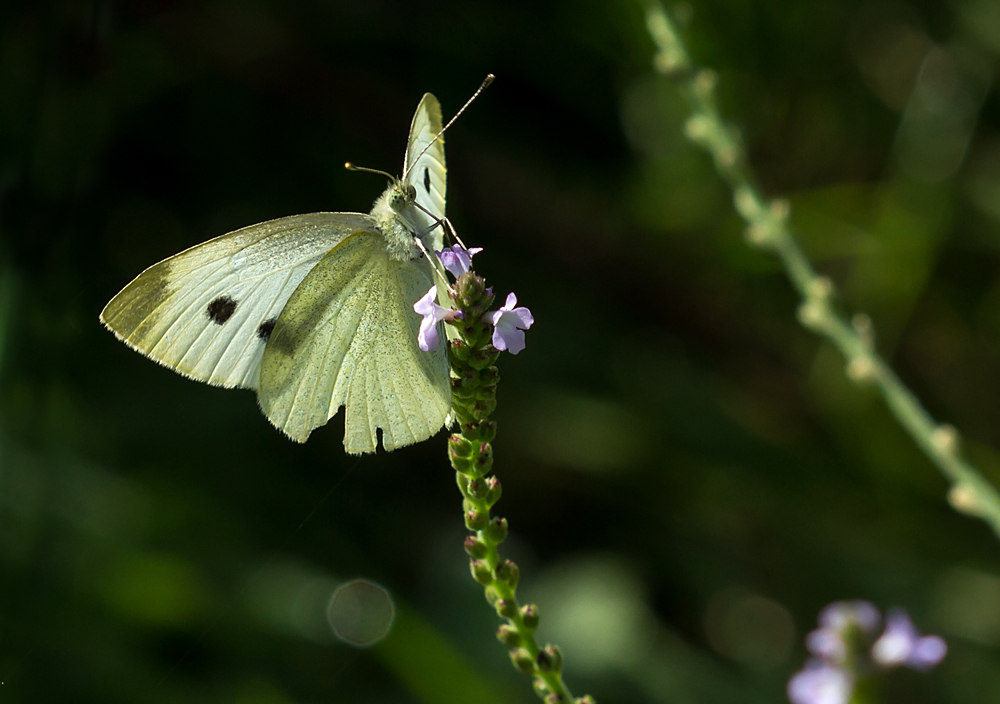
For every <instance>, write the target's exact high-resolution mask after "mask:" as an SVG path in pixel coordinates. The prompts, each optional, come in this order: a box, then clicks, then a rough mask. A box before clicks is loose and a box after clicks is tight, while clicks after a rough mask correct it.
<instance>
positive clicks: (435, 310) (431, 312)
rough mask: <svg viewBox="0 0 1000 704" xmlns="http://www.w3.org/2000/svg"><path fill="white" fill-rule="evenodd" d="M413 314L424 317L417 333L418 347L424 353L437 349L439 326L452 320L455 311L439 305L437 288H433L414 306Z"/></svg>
mask: <svg viewBox="0 0 1000 704" xmlns="http://www.w3.org/2000/svg"><path fill="white" fill-rule="evenodd" d="M413 312H415V313H419V314H420V315H422V316H424V319H423V320H421V321H420V331H419V332H418V333H417V346H418V347H420V349H422V350H423V351H424V352H430V351H431V350H435V349H437V346H438V330H437V324H438V323H440V322H441V321H442V320H448V319H450V318H452V317H453V316H454V315H455V311H453V310H452V309H450V308H445V307H444V306H439V305H438V304H437V286H431V290H430V291H428V292H427V293H426V294H424V296H423V297H422V298H421V299H420V300H419V301H417V302H416V303H414V304H413Z"/></svg>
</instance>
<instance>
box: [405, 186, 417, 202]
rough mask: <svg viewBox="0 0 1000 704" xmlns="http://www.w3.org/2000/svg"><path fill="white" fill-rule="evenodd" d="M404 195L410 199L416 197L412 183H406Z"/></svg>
mask: <svg viewBox="0 0 1000 704" xmlns="http://www.w3.org/2000/svg"><path fill="white" fill-rule="evenodd" d="M406 197H407V198H409V199H410V200H416V199H417V189H416V188H414V187H413V184H412V183H409V184H407V185H406Z"/></svg>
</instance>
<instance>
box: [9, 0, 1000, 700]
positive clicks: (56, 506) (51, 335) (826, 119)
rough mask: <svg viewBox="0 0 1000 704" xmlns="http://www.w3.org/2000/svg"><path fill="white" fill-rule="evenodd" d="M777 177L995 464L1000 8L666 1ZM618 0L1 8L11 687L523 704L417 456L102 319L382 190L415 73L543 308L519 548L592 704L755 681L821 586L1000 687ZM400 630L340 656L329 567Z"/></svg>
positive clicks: (986, 647) (984, 600)
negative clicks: (921, 633) (274, 409)
mask: <svg viewBox="0 0 1000 704" xmlns="http://www.w3.org/2000/svg"><path fill="white" fill-rule="evenodd" d="M681 10H682V14H683V15H684V16H685V17H687V18H688V19H687V25H686V29H685V35H686V36H687V37H688V38H689V42H690V45H691V48H692V51H693V53H694V55H695V56H696V58H697V60H699V61H700V62H701V63H703V64H706V65H709V66H712V67H715V68H717V69H718V71H719V74H720V91H721V100H722V105H723V109H724V111H725V112H726V114H727V115H728V116H730V117H731V118H733V119H735V120H736V121H737V122H738V124H739V125H740V126H741V128H742V129H743V133H744V136H745V142H746V145H747V148H748V150H749V153H750V157H751V160H752V163H753V164H754V166H755V168H756V169H757V171H758V174H759V177H760V181H761V186H762V187H763V189H764V190H765V192H766V193H768V194H772V195H785V196H787V197H788V198H789V199H790V200H791V203H792V212H793V222H794V224H795V226H796V228H797V230H798V232H799V234H800V237H801V241H802V243H803V245H804V247H805V248H806V250H807V251H808V253H809V255H810V256H811V257H812V258H813V260H814V262H815V263H816V265H817V267H818V268H819V270H820V271H821V272H823V273H825V274H827V275H829V276H830V277H831V278H832V279H833V280H834V281H835V283H836V285H837V288H838V291H839V292H840V299H841V303H842V305H843V307H844V308H845V309H847V310H852V311H853V310H861V311H865V312H867V313H869V314H870V315H871V316H872V318H873V319H874V322H875V325H876V330H877V333H878V344H879V347H880V349H881V350H882V351H883V352H884V353H885V354H886V355H887V357H889V358H890V359H891V360H892V362H893V364H894V365H895V366H896V368H897V369H898V371H899V372H900V374H901V376H902V377H903V378H904V380H905V381H906V382H907V383H908V384H910V385H911V387H912V388H913V389H914V390H915V391H916V392H917V393H918V394H919V395H920V397H921V398H922V399H923V400H924V401H925V403H926V405H927V406H928V408H929V410H931V412H932V413H934V414H935V416H936V417H938V418H940V419H941V420H946V421H949V422H952V423H954V424H955V425H956V426H958V427H959V428H960V429H961V430H962V432H963V435H964V439H965V448H966V450H967V453H968V455H969V456H970V457H971V458H972V459H973V461H974V462H976V463H977V464H978V466H979V467H980V468H981V469H982V470H983V472H984V473H985V474H986V475H987V476H988V477H990V478H991V479H992V480H993V481H995V482H997V481H1000V455H998V454H997V453H998V450H1000V424H998V422H997V419H998V418H1000V366H998V362H1000V268H998V266H997V265H998V262H1000V98H998V93H997V90H996V89H995V88H994V87H993V81H994V78H995V75H996V73H997V68H998V66H1000V5H998V4H997V3H996V2H995V0H945V1H938V2H930V1H927V2H910V3H903V2H881V1H878V2H870V1H861V0H858V1H850V2H848V1H843V2H839V1H837V0H825V1H822V0H811V1H808V2H792V1H790V0H764V2H759V3H745V2H740V1H737V0H704V1H699V2H695V3H693V4H691V5H688V6H685V7H684V8H681ZM652 51H653V50H652V45H651V42H650V41H649V39H648V37H647V36H646V34H645V28H644V23H643V14H642V8H641V6H640V5H638V4H637V3H635V2H632V1H631V0H616V1H610V0H606V1H599V0H578V1H576V2H569V1H566V0H563V1H561V2H541V3H539V2H528V1H526V0H524V1H521V2H511V1H506V2H502V1H501V0H470V1H468V2H463V3H445V2H426V3H416V2H400V1H398V0H344V1H340V2H334V1H332V0H331V1H328V2H320V1H318V0H309V1H303V2H277V1H276V0H251V1H249V2H247V1H241V2H237V1H236V0H230V1H217V0H213V1H209V2H181V1H173V0H136V1H133V2H103V1H97V2H85V1H80V2H50V3H27V2H17V1H12V2H8V3H5V4H4V5H3V6H2V7H0V680H2V685H0V701H4V702H17V703H21V702H32V703H34V702H83V703H86V702H102V703H108V702H112V703H114V702H158V703H159V702H163V703H166V702H185V703H189V704H190V703H197V702H233V703H234V704H285V703H291V702H296V703H297V702H352V703H362V704H363V703H368V702H371V703H380V704H381V703H388V702H428V703H435V704H436V703H438V702H441V703H446V704H447V703H452V702H454V703H456V704H457V703H460V702H477V703H478V704H483V703H486V704H489V703H492V702H508V703H514V702H531V701H534V695H533V694H532V692H531V690H530V687H529V683H528V682H527V678H524V677H522V676H521V675H519V674H517V673H516V672H515V671H514V670H513V669H512V668H511V667H510V664H509V662H508V660H507V656H506V654H505V652H504V649H503V648H502V646H500V645H499V644H498V643H497V642H496V640H495V638H494V635H493V633H494V630H495V628H496V625H497V619H496V617H495V615H494V614H493V613H492V612H491V610H490V608H489V607H488V606H487V604H486V603H485V601H484V600H483V598H482V592H481V589H480V588H479V587H478V586H477V585H476V584H475V583H474V582H473V581H472V579H471V578H470V576H469V574H468V569H467V559H466V556H465V554H464V552H463V550H462V539H463V535H464V528H463V525H462V520H461V510H460V496H459V493H458V491H457V489H456V487H455V485H454V478H453V476H452V473H451V471H450V470H449V468H448V466H447V463H446V453H445V436H444V434H442V435H440V436H438V437H436V438H434V439H432V440H430V441H428V442H426V443H423V444H421V445H419V446H415V447H410V448H405V449H402V450H399V451H396V452H393V453H391V454H384V453H383V454H379V455H377V456H369V457H362V458H356V457H348V456H345V455H344V453H343V450H342V446H341V441H342V433H343V425H342V419H341V417H338V418H336V419H334V420H333V421H332V422H331V423H330V424H329V425H328V426H327V427H325V428H323V429H321V430H320V431H317V432H316V433H315V434H314V435H313V437H312V439H311V440H310V441H309V443H308V444H306V445H304V446H298V445H295V444H293V443H291V442H289V441H287V440H285V439H284V438H283V437H282V436H281V435H280V434H279V433H278V432H277V431H275V430H274V429H273V428H272V427H271V426H270V425H269V424H268V423H267V421H266V420H265V419H264V418H263V417H262V416H261V415H260V413H259V411H258V410H257V408H256V404H255V401H254V397H253V395H252V394H251V393H249V392H240V391H225V390H221V389H215V388H210V387H208V386H205V385H202V384H197V383H194V382H191V381H188V380H185V379H183V378H181V377H180V376H178V375H176V374H174V373H172V372H170V371H168V370H166V369H164V368H162V367H160V366H158V365H156V364H154V363H152V362H150V361H149V360H146V359H144V358H142V357H140V356H139V355H137V354H135V353H134V352H131V351H130V350H128V349H127V348H126V347H125V346H124V345H122V344H121V343H119V342H117V341H116V340H115V339H114V337H113V336H112V335H111V334H110V333H108V332H107V331H105V330H104V329H102V328H101V326H100V325H99V323H98V320H97V316H98V313H99V311H100V310H101V308H102V307H103V305H104V303H106V302H107V301H108V300H109V299H110V298H111V296H112V295H114V294H115V293H116V292H117V291H118V290H119V289H120V288H121V287H123V286H124V285H125V284H126V283H127V282H128V281H130V280H131V279H132V278H133V277H134V276H135V275H136V274H137V273H139V272H140V271H141V270H142V269H144V268H145V267H146V266H149V265H150V264H152V263H154V262H156V261H158V260H160V259H162V258H164V257H166V256H168V255H171V254H174V253H176V252H178V251H180V250H182V249H184V248H185V247H188V246H190V245H193V244H195V243H198V242H200V241H203V240H205V239H208V238H210V237H213V236H216V235H219V234H222V233H224V232H227V231H229V230H232V229H235V228H238V227H241V226H244V225H248V224H252V223H254V222H257V221H261V220H265V219H269V218H274V217H279V216H282V215H290V214H295V213H302V212H310V211H317V210H348V211H365V212H366V211H367V210H368V209H369V207H370V204H371V202H372V201H373V200H374V199H375V197H376V196H378V194H379V193H380V192H381V190H382V188H383V187H384V184H383V183H382V182H381V181H380V180H379V179H378V178H375V177H373V176H369V175H364V174H352V173H347V172H345V171H344V170H343V168H342V164H343V162H344V161H346V160H348V159H350V160H351V161H354V162H356V163H359V164H363V165H365V166H369V167H373V168H381V169H386V170H389V171H398V170H399V168H400V164H401V161H402V156H403V150H404V147H405V139H406V131H407V128H408V126H409V122H410V118H411V116H412V114H413V110H414V108H415V106H416V104H417V102H418V100H419V99H420V96H421V95H422V94H423V93H424V92H425V91H432V92H434V93H435V94H436V95H437V96H438V97H439V99H440V100H441V103H442V105H443V106H444V110H445V113H446V115H448V114H451V113H453V112H454V111H455V110H456V109H457V108H458V107H459V106H460V105H461V104H462V102H463V101H464V100H465V99H466V98H467V97H468V96H469V95H470V94H471V92H472V90H473V89H474V88H475V87H476V86H477V85H478V84H479V82H480V81H481V80H482V78H483V76H484V75H485V74H486V73H487V72H493V73H495V74H496V75H497V81H496V83H495V84H494V85H493V87H491V88H490V89H489V90H488V91H487V92H486V93H485V94H484V95H483V96H482V98H481V99H480V100H479V102H478V103H477V104H475V105H474V106H473V108H472V109H470V110H469V112H468V113H467V114H466V115H465V116H464V117H463V118H462V119H461V120H460V121H459V122H458V123H457V124H456V125H455V127H454V128H453V130H452V131H451V132H449V134H448V160H449V167H450V168H449V174H450V179H449V180H450V183H449V193H448V196H449V204H448V209H449V213H450V214H451V216H452V218H453V220H454V222H455V224H456V226H457V227H458V230H459V232H460V233H461V234H462V236H463V238H464V239H465V241H466V242H467V243H469V244H470V246H472V245H476V246H482V247H484V248H485V252H484V253H483V254H482V255H480V257H479V258H478V259H477V265H478V268H479V270H480V272H481V273H483V274H484V275H486V276H487V277H488V279H489V281H490V282H491V284H492V285H493V286H494V287H495V288H496V289H497V291H498V293H499V294H500V295H501V296H504V295H506V293H507V292H508V291H511V290H514V291H516V292H517V294H518V296H519V298H520V301H521V303H522V304H523V305H527V306H528V307H530V308H531V310H532V311H533V313H534V315H535V319H536V321H537V322H536V324H535V327H534V328H532V330H531V331H530V332H529V333H528V338H527V339H528V348H527V349H526V351H525V352H524V353H523V354H521V355H519V356H517V357H511V356H509V355H505V356H504V357H503V358H502V360H501V367H500V372H501V375H502V377H503V381H502V383H501V385H500V388H499V408H498V411H497V418H498V422H499V434H498V437H497V441H496V446H495V450H496V458H497V461H496V470H497V473H498V475H499V476H500V478H501V479H502V481H503V486H504V496H503V499H502V500H501V502H500V504H499V505H498V509H499V511H500V513H501V515H505V516H507V517H508V518H509V520H510V521H511V526H512V537H511V539H510V540H509V541H508V543H506V544H505V547H506V548H507V549H508V553H509V555H510V556H511V557H513V558H514V559H515V560H516V561H517V562H518V563H519V564H520V566H521V568H522V573H523V575H524V579H523V586H522V588H521V590H520V593H521V595H522V596H523V597H524V598H526V599H528V600H534V601H537V602H538V604H539V608H540V612H541V616H542V621H541V627H540V630H539V637H540V639H541V640H542V642H546V641H552V642H557V643H559V644H560V645H561V646H562V648H563V650H564V653H565V656H566V661H567V668H568V670H567V681H568V682H569V684H570V686H571V688H572V689H573V690H574V693H576V694H583V693H586V692H590V693H592V694H594V695H595V696H596V697H597V698H598V700H599V701H601V702H781V701H785V695H784V687H785V682H786V681H787V679H788V677H789V675H790V674H791V673H792V672H793V671H794V670H796V669H798V668H799V667H800V666H801V664H802V662H803V661H804V659H805V651H804V648H803V646H802V639H803V637H804V635H805V633H806V632H808V631H809V630H810V629H811V628H813V627H814V624H815V618H816V613H817V612H818V610H819V609H820V608H821V607H822V606H823V605H825V604H826V603H828V602H830V601H832V600H835V599H844V598H867V599H871V600H872V601H874V602H875V603H877V604H878V605H879V606H881V607H883V608H884V607H888V606H891V605H898V606H903V607H905V608H907V609H908V610H910V612H911V613H912V614H913V616H914V619H915V621H916V622H917V623H918V625H919V626H920V627H921V628H922V629H924V630H925V631H929V632H935V633H940V634H942V635H944V636H945V637H946V638H947V639H948V642H949V644H950V646H951V652H950V654H949V656H948V659H947V660H946V662H945V663H944V664H943V665H942V666H941V667H940V668H938V669H937V670H936V671H934V672H933V673H930V674H926V675H919V674H916V673H912V672H894V673H892V674H891V675H890V677H889V678H888V680H887V681H886V683H885V695H886V696H885V701H894V702H902V701H906V702H932V701H933V702H969V701H975V702H998V701H1000V657H998V656H1000V651H998V644H1000V550H998V548H1000V545H998V543H997V540H996V538H995V537H993V536H992V535H991V533H990V532H989V530H988V529H987V527H986V526H985V525H984V524H982V523H980V522H978V521H975V520H973V519H970V518H967V517H963V516H961V515H958V514H956V513H954V512H953V511H952V510H950V509H949V507H948V506H947V504H946V502H945V493H946V490H947V485H946V483H945V482H944V480H943V479H942V478H941V477H940V476H939V475H938V473H937V472H936V470H935V469H934V468H933V467H932V466H931V465H930V463H929V462H928V461H927V460H926V459H925V458H924V457H923V456H922V455H920V454H919V453H918V452H917V451H916V450H915V448H914V445H913V443H912V442H911V441H910V440H909V439H908V438H907V437H906V436H905V435H904V434H903V433H902V431H901V430H900V429H899V428H898V427H897V426H896V424H895V423H894V421H893V420H892V419H891V418H890V417H889V416H888V414H887V412H886V411H885V409H884V407H883V405H882V403H881V401H880V399H879V398H878V397H877V395H876V394H875V393H874V392H873V391H871V390H870V389H865V388H860V387H857V386H856V385H854V384H852V383H850V382H849V381H847V380H846V379H845V377H844V374H843V368H844V363H843V361H842V360H841V359H840V358H839V357H838V356H837V354H836V353H835V351H834V350H833V349H832V348H831V347H830V346H829V345H826V344H823V343H821V342H819V341H818V340H817V339H816V338H814V337H813V336H812V335H810V334H809V333H807V332H805V331H803V330H802V329H800V328H799V327H798V326H797V324H796V322H795V316H794V313H795V307H796V304H797V301H796V299H795V297H794V295H793V293H792V291H791V288H790V286H789V285H788V283H787V282H786V280H785V278H784V276H783V274H782V273H781V271H780V269H779V268H778V267H777V265H776V263H775V261H774V260H772V259H771V258H769V257H768V256H767V255H766V254H764V253H760V252H757V251H751V250H750V249H748V248H747V247H746V246H745V244H744V243H743V235H742V225H741V223H740V221H739V220H738V218H737V217H736V216H735V214H734V213H733V210H732V207H731V199H730V195H729V193H728V192H727V191H726V190H725V188H724V187H723V186H722V185H721V183H720V181H719V179H718V178H717V177H716V175H715V174H714V172H713V170H712V167H711V163H710V161H709V159H708V158H707V157H706V156H705V155H704V154H702V153H701V152H699V151H697V150H696V149H694V148H693V147H692V146H690V145H689V144H688V143H687V142H685V141H684V139H683V137H682V136H681V135H682V129H681V128H682V124H683V120H684V117H685V112H684V106H683V104H682V103H681V102H680V100H679V98H678V97H677V94H676V91H675V89H674V87H673V86H672V85H671V84H670V83H669V82H668V81H666V80H665V79H663V78H661V77H658V76H656V75H654V73H653V71H652V69H651V58H652ZM356 578H361V579H367V580H371V581H374V582H377V583H378V584H381V585H382V586H383V587H384V588H385V589H386V590H387V591H388V592H389V593H390V594H391V595H392V598H393V599H394V600H395V603H396V608H397V618H396V622H395V627H394V628H393V630H392V632H391V633H390V634H389V636H388V637H387V638H386V639H385V640H384V641H382V642H381V643H380V644H378V645H376V646H374V647H372V648H369V649H357V648H353V647H351V646H349V645H346V644H344V643H342V642H340V641H338V640H337V639H336V638H335V637H334V635H333V634H332V632H331V629H330V627H329V626H328V625H327V623H326V619H325V616H324V610H325V608H326V604H327V601H328V599H329V597H330V594H331V593H332V592H333V590H334V589H335V588H336V587H337V585H338V584H341V583H342V582H344V581H346V580H351V579H356Z"/></svg>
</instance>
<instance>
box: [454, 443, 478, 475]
mask: <svg viewBox="0 0 1000 704" xmlns="http://www.w3.org/2000/svg"><path fill="white" fill-rule="evenodd" d="M448 459H449V460H451V468H452V469H454V470H455V471H456V472H461V473H462V474H469V473H470V472H472V471H473V469H472V459H471V458H469V457H461V456H459V455H456V454H454V453H452V452H451V448H449V452H448Z"/></svg>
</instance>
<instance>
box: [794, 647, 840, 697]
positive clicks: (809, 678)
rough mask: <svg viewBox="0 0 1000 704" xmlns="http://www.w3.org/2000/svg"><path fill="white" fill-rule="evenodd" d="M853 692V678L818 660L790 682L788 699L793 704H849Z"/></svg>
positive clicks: (800, 671)
mask: <svg viewBox="0 0 1000 704" xmlns="http://www.w3.org/2000/svg"><path fill="white" fill-rule="evenodd" d="M853 692H854V678H853V677H851V676H850V675H849V674H848V673H846V672H844V671H843V670H841V669H840V668H839V667H836V666H834V665H831V664H829V663H826V662H823V661H822V660H818V659H816V658H813V659H812V660H810V661H809V662H807V663H806V666H805V667H804V668H802V669H801V670H799V671H798V672H796V673H795V674H794V675H792V679H790V680H789V681H788V698H789V700H791V702H792V704H847V702H848V700H849V699H850V698H851V694H852V693H853Z"/></svg>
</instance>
